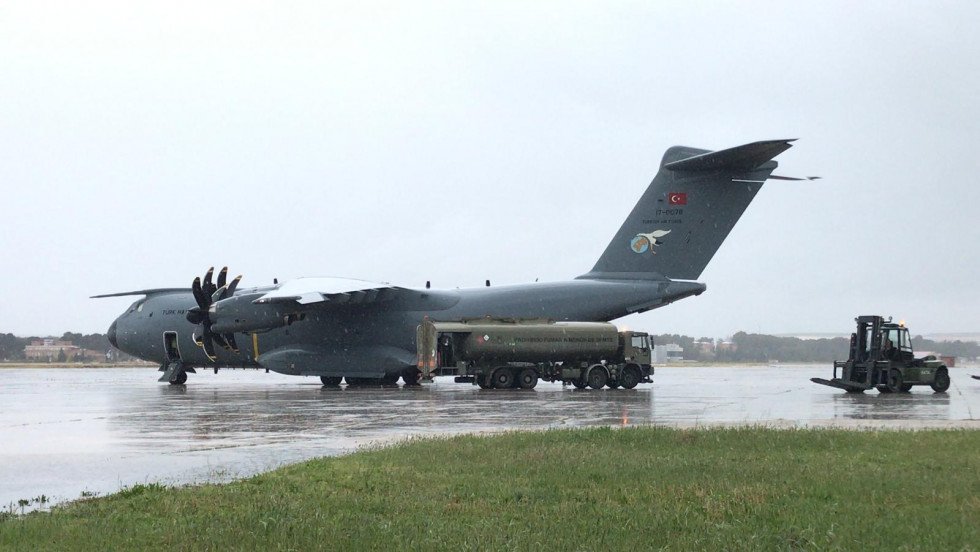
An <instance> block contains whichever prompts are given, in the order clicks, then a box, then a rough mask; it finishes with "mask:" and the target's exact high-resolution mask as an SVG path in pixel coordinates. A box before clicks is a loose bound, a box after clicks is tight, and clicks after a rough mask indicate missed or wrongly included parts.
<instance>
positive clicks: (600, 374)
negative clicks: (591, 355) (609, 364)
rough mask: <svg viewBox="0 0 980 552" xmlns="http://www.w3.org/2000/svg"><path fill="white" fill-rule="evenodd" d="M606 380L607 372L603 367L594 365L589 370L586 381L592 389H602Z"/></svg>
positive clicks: (607, 377)
mask: <svg viewBox="0 0 980 552" xmlns="http://www.w3.org/2000/svg"><path fill="white" fill-rule="evenodd" d="M607 381H609V374H608V373H607V372H606V369H605V367H603V366H599V365H596V366H593V367H592V369H591V370H589V375H588V378H587V382H588V384H589V387H591V388H592V389H602V388H603V387H605V386H606V382H607Z"/></svg>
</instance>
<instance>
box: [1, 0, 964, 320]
mask: <svg viewBox="0 0 980 552" xmlns="http://www.w3.org/2000/svg"><path fill="white" fill-rule="evenodd" d="M978 21H980V3H978V2H973V1H963V2H808V3H802V2H749V1H740V2H729V3H721V2H710V3H709V2H705V3H698V4H694V3H691V2H660V1H658V2H567V1H562V2H539V3H534V2H532V3H528V2H514V3H511V2H502V1H499V0H494V1H491V2H484V3H477V2H467V3H458V2H412V3H400V2H399V3H388V2H380V3H379V2H360V1H358V2H320V1H317V2H288V3H282V2H279V3H272V2H269V3H256V2H241V1H236V2H173V1H170V2H159V3H152V4H150V3H145V2H137V3H131V2H121V1H119V2H47V1H43V0H42V1H38V2H5V3H3V4H2V5H0V186H2V188H0V189H2V197H3V203H2V204H3V209H2V219H0V224H2V227H3V233H2V236H0V251H2V253H3V263H2V268H0V294H2V295H0V298H2V310H0V332H12V333H15V334H17V335H47V334H57V335H60V334H61V333H62V332H64V331H80V332H85V333H90V332H104V331H105V330H106V328H107V327H108V326H109V324H110V323H111V322H112V320H113V319H114V318H115V316H116V315H117V314H118V313H119V312H121V311H122V310H124V309H125V308H126V307H127V306H128V304H129V302H130V301H131V299H129V298H120V299H102V300H93V299H88V297H89V296H90V295H94V294H99V293H111V292H118V291H128V290H133V289H143V288H150V287H172V286H189V284H190V282H191V280H192V279H193V278H194V276H196V275H201V274H203V273H204V271H205V270H206V269H207V268H208V267H209V266H212V265H214V266H218V267H220V266H223V265H229V266H230V267H231V268H230V270H231V272H232V273H234V274H239V273H241V274H244V275H245V278H244V280H243V285H250V284H253V285H256V284H263V283H268V282H271V280H272V278H273V277H278V278H280V280H282V279H288V278H293V277H297V276H347V277H354V278H364V279H369V280H378V281H387V282H391V283H393V284H399V285H406V286H413V285H424V282H425V281H426V280H432V282H433V285H434V286H436V287H448V288H454V287H473V286H480V285H482V283H483V281H484V279H487V278H489V279H490V280H491V281H492V282H493V283H494V284H495V285H499V284H508V283H522V282H528V281H533V280H534V279H535V278H539V279H540V280H542V281H550V280H562V279H567V278H571V277H574V276H577V275H579V274H582V273H584V272H587V271H588V270H589V269H590V268H591V267H592V265H593V263H594V262H595V260H596V259H597V258H598V256H599V254H600V253H601V252H602V251H603V249H604V248H605V247H606V245H607V244H608V242H609V240H610V239H611V238H612V236H613V234H614V233H615V232H616V230H617V229H618V228H619V225H620V224H621V222H622V220H623V219H624V218H625V216H626V214H627V213H628V212H629V210H630V209H631V208H632V206H633V204H634V203H635V202H636V200H637V199H638V197H639V195H640V194H641V193H642V192H643V190H644V189H645V187H646V185H647V184H648V183H649V181H650V179H651V178H652V176H653V175H654V174H655V172H656V170H657V167H658V165H659V162H660V158H661V156H662V154H663V152H664V150H665V149H666V148H668V147H670V146H672V145H688V146H694V147H702V148H707V149H722V148H727V147H732V146H736V145H739V144H743V143H747V142H752V141H756V140H765V139H776V138H799V141H798V142H797V143H796V146H795V147H794V148H792V149H791V150H789V151H787V152H785V153H784V154H782V155H780V156H779V157H778V158H777V160H778V161H779V163H780V168H779V169H778V171H777V172H778V173H779V174H784V175H795V176H803V175H812V174H818V175H822V176H823V177H824V179H823V180H820V181H817V182H815V183H794V182H770V183H768V184H767V185H766V186H764V187H763V189H762V191H761V192H760V193H759V195H758V196H757V197H756V200H755V201H754V202H753V204H752V205H751V206H750V207H749V209H748V210H747V211H746V213H745V215H744V216H743V217H742V219H741V221H740V222H739V224H738V225H737V226H736V227H735V230H734V231H733V232H732V234H731V235H730V236H729V238H728V240H727V241H726V242H725V244H724V245H723V246H722V248H721V250H720V251H719V252H718V254H717V255H716V256H715V258H714V259H713V260H712V262H711V264H709V265H708V268H707V270H706V271H705V272H704V274H703V275H702V277H701V281H703V282H705V283H707V285H708V291H707V293H705V294H704V295H702V296H700V297H695V298H690V299H685V300H683V301H680V302H678V303H675V304H673V305H670V306H668V307H666V308H663V309H659V310H656V311H653V312H650V313H646V314H643V315H637V316H633V317H629V318H626V319H624V320H623V323H624V324H626V325H628V326H629V327H631V328H635V329H645V330H649V331H651V332H655V333H666V332H670V333H683V334H688V335H695V336H712V337H724V336H727V335H731V334H732V333H734V332H736V331H739V330H746V331H751V332H760V331H761V332H766V333H791V332H841V333H844V332H848V331H850V328H851V326H852V323H853V322H852V319H853V317H854V316H856V315H858V314H872V313H877V314H885V315H892V316H894V317H896V318H904V319H906V320H908V321H909V324H910V326H911V327H912V329H913V331H914V332H915V333H934V332H957V331H964V332H966V331H970V332H975V331H980V320H978V315H977V305H978V299H980V285H978V283H977V281H978V274H980V270H978V255H977V243H978V238H980V230H978V225H977V216H976V212H977V206H978V199H980V191H978V182H977V181H978V178H980V177H978V175H980V155H978V153H977V146H978V136H980V128H978V127H980V101H978V98H980V84H978V83H980V44H978V38H977V33H976V29H975V27H976V23H977V22H978ZM446 244H450V247H447V246H446Z"/></svg>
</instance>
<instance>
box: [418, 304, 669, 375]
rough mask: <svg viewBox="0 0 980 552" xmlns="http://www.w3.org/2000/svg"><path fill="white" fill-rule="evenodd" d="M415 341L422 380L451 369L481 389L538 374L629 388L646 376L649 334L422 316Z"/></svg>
mask: <svg viewBox="0 0 980 552" xmlns="http://www.w3.org/2000/svg"><path fill="white" fill-rule="evenodd" d="M416 343H417V344H418V367H419V370H420V371H421V373H422V375H423V380H422V381H425V380H426V379H429V380H430V381H431V378H432V377H433V376H440V375H453V376H456V382H457V383H473V384H476V385H479V386H480V387H481V388H483V389H490V388H494V389H507V388H511V387H520V388H523V389H531V388H533V387H534V386H535V385H537V383H538V380H539V379H543V380H545V381H561V382H564V383H571V384H572V385H574V386H575V387H577V388H579V389H582V388H585V387H586V386H588V387H592V388H593V389H599V388H601V387H604V386H607V387H610V388H617V387H622V388H625V389H632V388H633V387H636V385H637V384H639V383H650V382H651V381H652V380H651V379H650V375H651V374H653V368H652V367H651V365H650V360H651V349H652V347H653V344H652V343H651V342H650V336H649V335H648V334H646V333H643V332H631V331H623V332H620V331H619V330H617V328H616V326H615V325H613V324H610V323H608V322H555V321H553V320H547V319H500V318H479V319H472V320H461V321H453V322H435V321H432V320H429V319H425V320H423V321H422V324H420V325H419V327H418V336H417V340H416Z"/></svg>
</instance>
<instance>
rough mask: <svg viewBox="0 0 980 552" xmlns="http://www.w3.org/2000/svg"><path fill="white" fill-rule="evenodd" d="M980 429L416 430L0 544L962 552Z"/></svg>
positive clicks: (92, 514) (152, 494) (79, 512)
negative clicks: (376, 445)
mask: <svg viewBox="0 0 980 552" xmlns="http://www.w3.org/2000/svg"><path fill="white" fill-rule="evenodd" d="M977 451H980V432H978V431H963V430H940V431H917V432H907V431H895V432H892V431H889V432H869V431H857V432H852V431H843V430H774V429H762V428H749V429H744V428H743V429H696V430H677V429H666V428H655V427H645V428H629V429H621V430H614V429H608V428H593V429H581V430H554V431H546V432H531V433H509V434H504V435H497V436H461V437H453V438H447V439H433V440H416V441H411V442H406V443H402V444H399V445H396V446H391V447H387V448H381V449H378V450H370V451H364V452H359V453H356V454H352V455H349V456H343V457H334V458H324V459H319V460H314V461H310V462H305V463H302V464H297V465H294V466H289V467H286V468H282V469H279V470H276V471H274V472H271V473H268V474H264V475H260V476H256V477H253V478H250V479H247V480H243V481H239V482H235V483H230V484H224V485H201V486H194V487H184V488H168V487H164V486H160V485H145V486H137V487H134V488H132V489H129V490H127V491H124V492H122V493H118V494H116V495H111V496H108V497H104V498H97V499H92V500H85V501H81V502H77V503H73V504H70V505H68V506H66V507H61V508H57V509H55V511H53V512H51V513H35V514H30V515H27V516H24V517H20V518H18V517H12V516H8V517H7V518H5V519H4V520H3V521H0V550H5V551H6V550H175V549H181V550H214V549H236V550H243V549H244V550H249V549H250V550H321V549H336V550H360V549H374V550H376V549H385V550H462V549H515V550H647V549H671V550H690V549H699V550H721V549H732V550H759V549H774V550H775V549H808V550H857V549H877V550H897V549H912V550H915V549H920V550H924V549H928V550H963V549H966V550H970V549H973V550H976V549H980V529H978V525H980V498H978V496H980V455H978V454H977Z"/></svg>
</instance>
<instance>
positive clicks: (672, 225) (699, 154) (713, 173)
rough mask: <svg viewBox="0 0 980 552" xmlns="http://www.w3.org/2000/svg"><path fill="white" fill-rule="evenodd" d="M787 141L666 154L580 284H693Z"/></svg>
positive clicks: (675, 149) (675, 150)
mask: <svg viewBox="0 0 980 552" xmlns="http://www.w3.org/2000/svg"><path fill="white" fill-rule="evenodd" d="M792 141H793V140H769V141H764V142H753V143H751V144H746V145H743V146H737V147H734V148H730V149H725V150H719V151H708V150H702V149H695V148H688V147H681V146H675V147H672V148H670V149H668V150H667V152H666V153H664V157H663V160H662V161H661V163H660V170H659V172H658V173H657V175H656V176H655V177H654V179H653V181H652V182H651V183H650V185H649V187H647V190H646V192H644V194H643V196H642V197H640V200H639V202H637V204H636V206H635V207H634V208H633V211H632V212H631V213H630V215H629V217H627V219H626V221H625V222H624V223H623V225H622V227H620V229H619V232H617V233H616V235H615V237H614V238H613V240H612V242H610V244H609V246H608V247H607V248H606V250H605V252H603V254H602V256H601V257H599V261H598V262H597V263H596V264H595V266H594V267H593V268H592V270H591V271H590V272H589V273H588V274H584V275H582V276H579V278H583V279H635V280H647V279H661V278H670V279H677V280H696V279H697V278H698V277H699V276H700V275H701V273H702V272H703V271H704V268H705V267H706V266H707V265H708V262H709V261H710V260H711V258H712V257H713V256H714V254H715V251H717V250H718V248H719V247H720V246H721V244H722V242H723V241H725V238H726V237H728V234H729V232H731V230H732V228H733V227H734V226H735V223H736V222H738V219H739V218H740V217H741V216H742V213H743V212H745V209H746V208H747V207H748V206H749V203H751V202H752V199H753V198H754V197H755V194H756V193H758V191H759V189H760V188H762V185H763V183H765V181H766V179H767V178H769V175H770V174H771V173H772V171H773V170H775V168H776V166H777V163H776V162H775V161H773V160H772V159H773V157H775V156H777V155H779V154H780V153H782V152H784V151H786V150H787V149H789V148H790V147H792V144H791V142H792Z"/></svg>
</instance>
